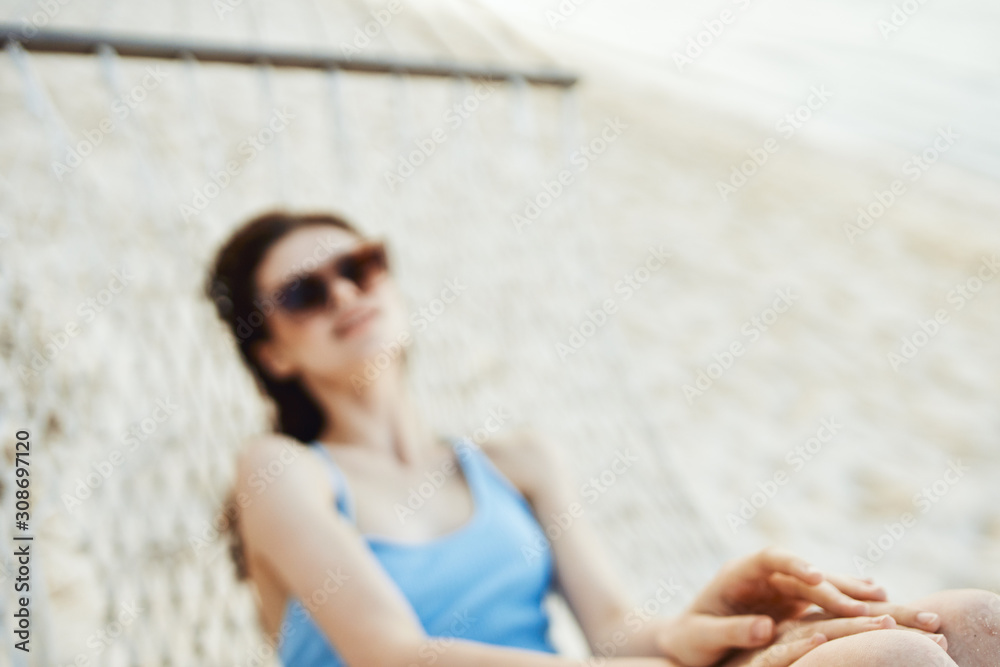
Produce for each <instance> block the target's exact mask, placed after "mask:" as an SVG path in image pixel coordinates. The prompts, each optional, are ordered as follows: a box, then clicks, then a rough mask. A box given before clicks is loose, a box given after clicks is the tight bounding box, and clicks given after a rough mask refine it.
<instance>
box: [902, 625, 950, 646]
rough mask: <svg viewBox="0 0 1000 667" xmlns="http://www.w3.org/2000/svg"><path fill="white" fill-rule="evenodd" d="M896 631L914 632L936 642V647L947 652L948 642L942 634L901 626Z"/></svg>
mask: <svg viewBox="0 0 1000 667" xmlns="http://www.w3.org/2000/svg"><path fill="white" fill-rule="evenodd" d="M898 629H899V630H905V631H907V632H916V633H918V634H921V635H924V636H925V637H929V638H930V639H931V640H932V641H934V642H937V645H938V646H940V647H941V648H942V649H944V650H945V651H947V650H948V640H947V639H946V638H945V636H944V635H942V634H939V633H936V632H924V631H923V630H918V629H916V628H908V627H906V626H903V625H901V626H899V627H898Z"/></svg>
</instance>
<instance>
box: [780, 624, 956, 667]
mask: <svg viewBox="0 0 1000 667" xmlns="http://www.w3.org/2000/svg"><path fill="white" fill-rule="evenodd" d="M898 665H906V666H907V667H955V662H954V661H953V660H952V659H951V658H950V657H948V654H947V653H946V652H945V651H944V649H942V648H941V647H940V646H938V645H937V644H936V643H935V642H934V641H933V640H931V639H930V638H928V637H927V636H925V635H922V634H919V633H916V632H910V631H907V630H875V631H873V632H862V633H860V634H856V635H850V636H849V637H842V638H840V639H834V640H832V641H829V642H827V643H825V644H822V645H820V646H819V647H817V648H815V649H813V650H812V651H810V652H809V653H808V654H807V655H806V656H805V657H803V658H802V659H801V660H799V661H797V662H796V663H795V665H794V666H793V667H890V666H891V667H896V666H898Z"/></svg>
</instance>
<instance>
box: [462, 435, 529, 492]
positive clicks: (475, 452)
mask: <svg viewBox="0 0 1000 667" xmlns="http://www.w3.org/2000/svg"><path fill="white" fill-rule="evenodd" d="M451 441H452V445H453V446H454V448H455V455H456V456H457V457H458V458H459V459H460V461H461V463H462V470H463V471H464V472H465V473H466V479H467V481H468V483H469V488H470V490H471V492H472V494H473V497H474V498H475V499H476V500H477V501H479V502H480V503H481V504H482V506H484V507H487V506H490V505H492V504H493V498H492V496H494V495H495V494H497V493H500V494H501V495H504V494H513V495H514V496H518V497H519V496H521V492H520V490H518V488H517V487H515V486H514V484H513V482H511V481H510V480H509V479H507V476H506V475H504V474H503V473H502V472H501V471H500V469H499V468H497V467H496V465H495V464H494V463H493V461H491V460H490V457H489V456H488V455H487V454H486V452H484V451H483V449H482V447H480V446H479V445H478V444H476V443H475V442H473V441H472V440H471V439H470V438H469V437H467V436H457V437H453V438H451Z"/></svg>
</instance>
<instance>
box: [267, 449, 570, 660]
mask: <svg viewBox="0 0 1000 667" xmlns="http://www.w3.org/2000/svg"><path fill="white" fill-rule="evenodd" d="M451 443H452V447H453V448H454V450H455V454H456V457H457V458H458V462H459V466H460V467H461V470H462V472H463V474H464V475H465V479H466V481H467V483H468V486H469V489H470V491H471V493H472V499H473V503H474V513H473V516H472V518H471V519H470V520H469V521H468V522H467V523H465V524H464V525H463V526H461V527H460V528H458V529H456V530H454V531H452V532H450V533H448V534H446V535H443V536H441V537H438V538H435V539H432V540H429V541H426V542H420V543H412V542H401V541H395V540H391V539H388V538H383V537H378V536H375V535H365V536H364V538H365V541H366V542H367V544H368V547H369V548H370V549H371V552H372V555H374V557H375V558H376V559H378V561H379V562H380V563H381V565H382V567H383V569H384V570H385V571H386V573H387V574H388V575H389V576H390V577H391V578H392V579H393V581H395V583H396V585H397V586H398V587H399V589H400V590H401V591H402V593H403V595H405V596H406V599H407V600H409V602H410V605H411V606H412V607H413V609H414V611H415V612H416V614H417V616H418V617H419V618H420V622H421V624H422V625H423V627H424V631H425V632H426V633H427V635H428V636H429V637H455V638H458V639H467V640H474V641H479V642H483V643H487V644H493V645H497V646H509V647H515V648H522V649H530V650H535V651H542V652H545V653H555V652H556V651H555V648H554V647H553V646H552V644H551V642H550V640H549V636H548V634H549V632H548V631H549V617H548V614H547V613H546V612H545V609H544V608H543V606H542V601H543V599H544V597H545V594H546V593H547V592H548V591H549V589H550V586H551V583H552V557H551V551H550V549H549V543H548V541H547V540H546V537H545V534H544V533H543V532H542V529H541V526H539V524H538V522H537V521H536V520H535V517H534V515H533V514H532V511H531V507H530V505H528V502H527V501H526V500H525V498H524V496H522V495H521V493H520V492H519V491H518V490H517V489H516V488H515V487H514V486H513V484H511V482H510V481H509V480H508V479H507V478H506V477H504V475H503V474H502V473H501V472H500V471H499V470H498V469H497V468H496V467H495V466H494V465H493V462H492V461H490V460H489V457H487V456H486V454H485V453H484V452H483V451H482V450H481V449H480V448H479V447H478V446H476V445H475V444H474V443H472V441H470V440H468V439H467V438H463V439H451ZM310 446H311V447H313V448H314V449H315V450H316V451H317V452H318V453H319V454H320V456H321V457H322V458H323V460H324V461H326V463H327V465H328V467H329V471H330V477H331V478H332V480H333V482H334V488H336V489H340V491H341V492H340V493H339V494H338V495H337V509H338V510H339V511H340V512H341V513H342V514H344V515H345V516H346V517H347V518H348V519H349V520H351V521H352V522H353V521H355V514H354V505H353V499H352V497H351V493H350V490H349V488H348V486H347V480H346V479H345V477H344V475H343V473H342V472H341V470H340V468H339V467H338V466H337V464H336V462H335V461H334V460H333V456H331V454H330V452H329V451H328V450H327V449H326V448H325V447H323V446H322V445H320V444H319V443H317V442H313V443H310ZM417 491H418V493H419V492H420V490H419V488H418V489H417ZM279 642H280V644H279V649H278V652H279V656H280V658H281V661H282V663H283V664H284V665H285V666H286V667H341V666H342V665H343V664H344V663H343V661H342V660H341V659H340V657H339V655H338V654H337V652H336V650H335V649H334V647H333V646H332V645H331V643H330V642H329V640H328V639H327V638H326V636H325V635H324V634H323V633H322V632H321V631H320V630H319V628H318V627H317V626H316V625H315V624H314V623H313V621H312V619H311V618H310V616H309V614H308V611H307V610H306V607H305V606H303V605H302V603H301V602H299V601H298V600H296V599H291V600H290V601H289V603H288V605H287V606H286V608H285V616H284V620H283V622H282V626H281V630H280V634H279Z"/></svg>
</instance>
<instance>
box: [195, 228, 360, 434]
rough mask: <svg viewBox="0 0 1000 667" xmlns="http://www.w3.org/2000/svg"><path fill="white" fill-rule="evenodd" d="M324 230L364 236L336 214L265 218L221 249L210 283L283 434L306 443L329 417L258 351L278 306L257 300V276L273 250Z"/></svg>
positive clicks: (221, 314) (207, 286) (207, 287)
mask: <svg viewBox="0 0 1000 667" xmlns="http://www.w3.org/2000/svg"><path fill="white" fill-rule="evenodd" d="M318 225H328V226H331V227H337V228H338V229H342V230H345V231H348V232H350V233H352V234H354V235H356V236H358V237H359V238H361V237H362V235H361V233H360V232H358V230H357V229H356V228H355V227H354V226H353V225H352V224H351V223H349V222H347V221H346V220H345V219H343V218H341V217H339V216H337V215H334V214H332V213H312V214H294V213H289V212H286V211H271V212H268V213H264V214H262V215H259V216H257V217H255V218H253V219H251V220H249V221H248V222H246V223H244V224H243V226H241V227H240V228H239V229H237V230H236V231H235V232H234V233H233V234H232V236H230V237H229V240H228V241H226V243H225V244H224V245H223V246H222V247H221V248H220V249H219V251H218V254H217V255H216V257H215V261H214V262H213V264H212V269H211V271H210V273H209V275H208V279H207V281H206V284H205V291H206V293H207V294H208V297H209V298H210V299H211V300H212V301H213V302H214V303H215V308H216V310H217V311H218V313H219V317H221V318H222V320H223V321H224V322H225V323H226V324H228V325H229V328H230V330H231V331H232V334H233V336H234V337H235V338H236V343H237V346H238V348H239V351H240V356H241V357H242V358H243V361H244V363H245V364H246V365H247V366H248V367H249V368H250V371H251V372H252V374H253V376H254V378H255V379H256V380H257V383H258V386H259V387H260V388H261V390H262V391H264V392H265V393H266V394H267V395H268V396H270V397H271V398H272V399H273V400H274V403H275V407H276V408H277V413H278V414H277V424H276V427H277V430H278V431H279V432H281V433H284V434H286V435H289V436H291V437H293V438H295V439H296V440H299V441H301V442H310V441H312V440H314V439H315V438H316V437H317V436H319V434H320V431H321V430H322V429H323V427H324V425H325V424H324V419H325V418H324V415H323V412H322V411H321V410H320V408H319V406H317V405H316V402H315V401H314V400H313V399H312V397H311V396H310V395H309V393H308V391H306V389H305V388H304V387H303V386H302V384H301V383H300V382H299V380H298V379H296V378H291V379H289V380H278V379H275V378H274V377H272V376H271V375H270V374H269V373H268V372H267V371H266V370H265V369H264V367H263V366H262V365H261V363H260V362H259V361H258V360H257V358H256V357H255V356H254V354H253V352H252V349H253V346H254V344H255V343H257V342H259V341H263V340H267V338H268V336H269V335H270V334H269V332H268V329H267V321H266V317H265V316H266V315H268V314H269V313H270V312H271V309H273V308H274V305H273V304H270V303H268V302H266V301H264V302H262V301H261V300H260V299H258V298H257V279H256V274H257V268H258V267H259V266H260V263H261V262H262V261H263V259H264V256H265V255H266V254H267V251H268V250H269V249H270V248H271V247H272V246H273V245H274V244H275V243H277V242H278V241H279V240H280V239H281V238H283V237H284V236H285V235H286V234H288V233H290V232H292V231H295V230H296V229H300V228H302V227H309V226H318Z"/></svg>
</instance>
